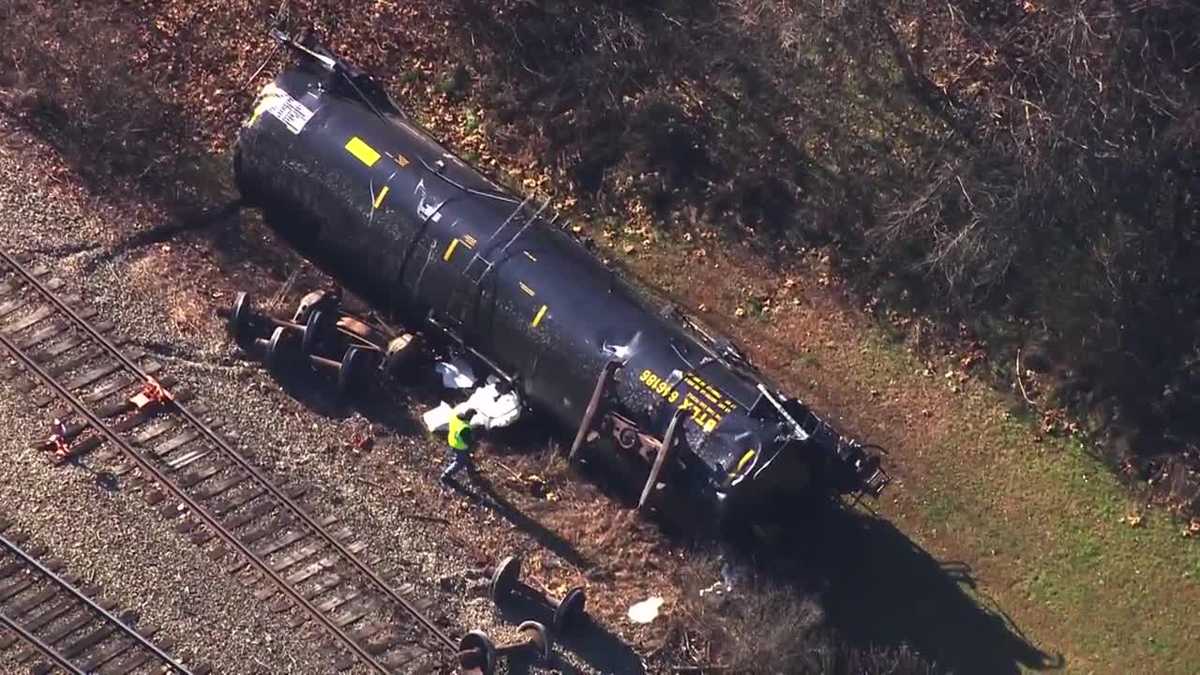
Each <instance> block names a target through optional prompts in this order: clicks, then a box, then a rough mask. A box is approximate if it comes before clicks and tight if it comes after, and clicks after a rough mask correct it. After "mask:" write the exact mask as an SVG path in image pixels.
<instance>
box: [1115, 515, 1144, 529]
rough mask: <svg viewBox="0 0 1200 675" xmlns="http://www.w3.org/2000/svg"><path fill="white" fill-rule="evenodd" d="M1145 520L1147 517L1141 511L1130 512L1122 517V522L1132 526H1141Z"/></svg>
mask: <svg viewBox="0 0 1200 675" xmlns="http://www.w3.org/2000/svg"><path fill="white" fill-rule="evenodd" d="M1144 521H1145V518H1144V517H1143V516H1142V514H1140V513H1130V514H1129V515H1126V516H1122V517H1121V522H1122V523H1125V524H1126V525H1128V526H1130V527H1141V526H1142V523H1143V522H1144Z"/></svg>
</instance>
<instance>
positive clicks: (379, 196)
mask: <svg viewBox="0 0 1200 675" xmlns="http://www.w3.org/2000/svg"><path fill="white" fill-rule="evenodd" d="M390 189H391V188H390V187H388V186H386V185H384V186H383V189H382V190H380V191H379V194H377V195H375V203H374V204H373V206H374V207H375V208H379V205H380V204H382V203H383V198H384V197H386V196H387V193H388V190H390Z"/></svg>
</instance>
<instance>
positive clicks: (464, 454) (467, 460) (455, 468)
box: [442, 448, 475, 480]
mask: <svg viewBox="0 0 1200 675" xmlns="http://www.w3.org/2000/svg"><path fill="white" fill-rule="evenodd" d="M463 469H466V470H467V473H471V472H472V471H473V470H474V469H475V467H474V466H473V465H472V464H471V453H470V451H468V450H455V449H454V448H450V463H449V464H448V465H446V470H445V471H442V480H450V479H451V478H453V477H454V474H456V473H458V472H459V471H462V470H463Z"/></svg>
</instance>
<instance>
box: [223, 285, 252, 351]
mask: <svg viewBox="0 0 1200 675" xmlns="http://www.w3.org/2000/svg"><path fill="white" fill-rule="evenodd" d="M252 312H253V310H252V309H251V308H250V295H249V294H248V293H246V292H245V291H240V292H239V293H238V294H237V295H236V296H234V300H233V309H232V310H231V311H230V312H229V334H230V336H232V337H233V340H234V341H235V342H237V343H238V344H245V343H247V342H249V340H250V322H251V315H252Z"/></svg>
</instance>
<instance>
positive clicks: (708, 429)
mask: <svg viewBox="0 0 1200 675" xmlns="http://www.w3.org/2000/svg"><path fill="white" fill-rule="evenodd" d="M716 428H717V420H715V419H710V420H708V421H707V422H705V423H704V433H706V434H711V433H712V432H713V429H716Z"/></svg>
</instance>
